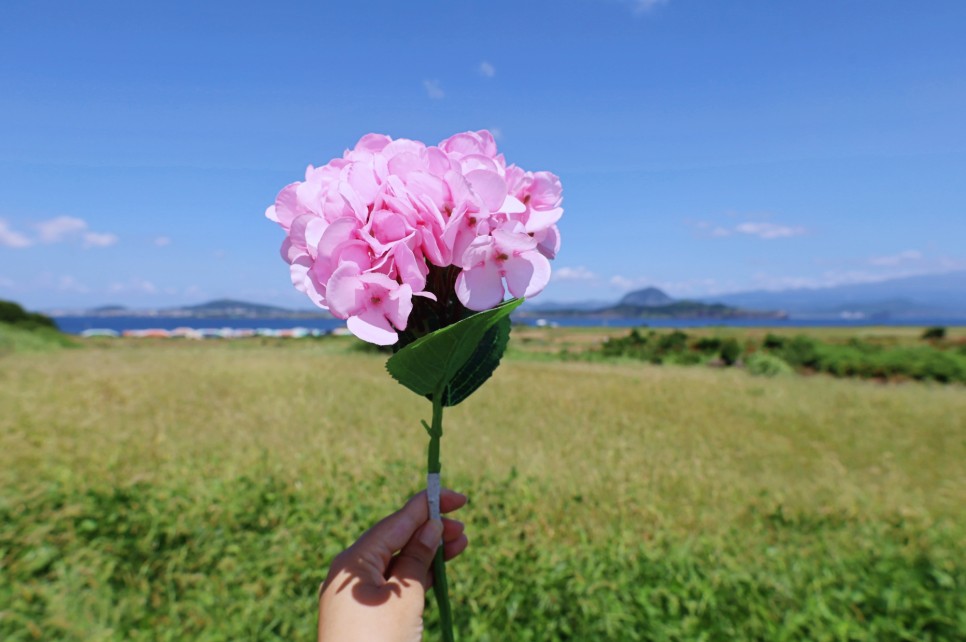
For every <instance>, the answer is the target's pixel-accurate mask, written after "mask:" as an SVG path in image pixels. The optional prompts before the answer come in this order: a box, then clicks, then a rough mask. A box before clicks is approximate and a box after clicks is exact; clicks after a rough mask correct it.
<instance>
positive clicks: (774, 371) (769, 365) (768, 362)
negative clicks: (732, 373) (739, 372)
mask: <svg viewBox="0 0 966 642" xmlns="http://www.w3.org/2000/svg"><path fill="white" fill-rule="evenodd" d="M745 367H746V368H748V372H750V373H751V374H753V375H755V376H760V377H774V376H775V375H780V374H791V373H792V372H794V371H793V370H792V367H791V366H790V365H788V364H787V363H785V362H784V361H782V360H781V358H780V357H776V356H775V355H773V354H768V353H767V352H756V353H755V354H753V355H751V356H749V357H748V358H747V359H746V360H745Z"/></svg>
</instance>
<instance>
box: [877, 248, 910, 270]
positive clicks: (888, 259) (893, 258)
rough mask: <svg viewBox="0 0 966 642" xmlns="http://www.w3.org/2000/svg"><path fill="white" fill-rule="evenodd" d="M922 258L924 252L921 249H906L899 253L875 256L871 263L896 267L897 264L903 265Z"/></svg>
mask: <svg viewBox="0 0 966 642" xmlns="http://www.w3.org/2000/svg"><path fill="white" fill-rule="evenodd" d="M921 260H922V252H920V251H919V250H905V251H903V252H899V253H897V254H889V255H886V256H873V257H872V258H871V259H869V265H876V266H879V267H895V266H897V265H903V264H905V263H912V262H915V261H921Z"/></svg>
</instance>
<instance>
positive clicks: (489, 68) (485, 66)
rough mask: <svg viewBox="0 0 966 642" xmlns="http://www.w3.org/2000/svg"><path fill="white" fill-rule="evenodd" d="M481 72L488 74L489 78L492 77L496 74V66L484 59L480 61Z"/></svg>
mask: <svg viewBox="0 0 966 642" xmlns="http://www.w3.org/2000/svg"><path fill="white" fill-rule="evenodd" d="M480 73H481V74H483V75H484V76H486V77H487V78H492V77H493V76H495V75H496V67H494V66H493V65H492V64H491V63H489V62H487V61H486V60H484V61H483V62H481V63H480Z"/></svg>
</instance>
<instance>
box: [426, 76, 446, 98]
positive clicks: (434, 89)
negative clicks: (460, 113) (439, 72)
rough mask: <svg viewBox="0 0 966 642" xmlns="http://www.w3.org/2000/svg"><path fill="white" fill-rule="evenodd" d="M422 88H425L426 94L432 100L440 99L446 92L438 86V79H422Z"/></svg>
mask: <svg viewBox="0 0 966 642" xmlns="http://www.w3.org/2000/svg"><path fill="white" fill-rule="evenodd" d="M423 89H425V90H426V95H427V96H429V97H430V98H432V99H433V100H442V99H443V98H445V97H446V92H444V91H443V88H442V87H440V85H439V81H438V80H424V81H423Z"/></svg>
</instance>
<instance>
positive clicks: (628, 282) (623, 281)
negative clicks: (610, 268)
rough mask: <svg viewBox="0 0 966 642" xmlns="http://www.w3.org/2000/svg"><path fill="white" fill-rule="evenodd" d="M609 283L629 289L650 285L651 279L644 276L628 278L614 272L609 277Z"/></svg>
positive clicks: (622, 288)
mask: <svg viewBox="0 0 966 642" xmlns="http://www.w3.org/2000/svg"><path fill="white" fill-rule="evenodd" d="M610 284H611V285H613V286H614V287H615V288H619V289H621V290H630V289H631V288H638V287H643V286H645V285H650V284H651V280H650V279H648V278H646V277H636V278H628V277H626V276H622V275H620V274H615V275H614V276H612V277H610Z"/></svg>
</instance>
